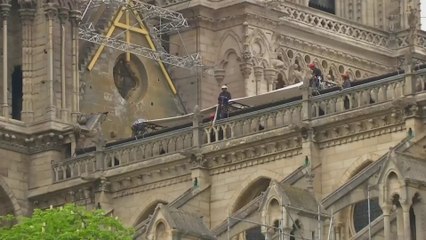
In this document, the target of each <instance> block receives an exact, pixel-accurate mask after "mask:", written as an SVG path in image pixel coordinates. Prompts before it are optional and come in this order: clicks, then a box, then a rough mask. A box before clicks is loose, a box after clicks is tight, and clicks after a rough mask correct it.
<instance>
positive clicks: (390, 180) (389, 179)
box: [383, 169, 410, 202]
mask: <svg viewBox="0 0 426 240" xmlns="http://www.w3.org/2000/svg"><path fill="white" fill-rule="evenodd" d="M384 176H385V177H384V178H383V179H384V186H385V191H384V195H383V201H384V202H390V201H392V198H393V197H394V196H395V195H398V196H399V201H400V202H405V201H410V199H408V196H407V192H406V191H401V187H404V186H405V182H404V180H403V179H402V177H401V175H400V174H399V173H398V171H396V170H395V169H388V171H387V172H386V173H385V174H384Z"/></svg>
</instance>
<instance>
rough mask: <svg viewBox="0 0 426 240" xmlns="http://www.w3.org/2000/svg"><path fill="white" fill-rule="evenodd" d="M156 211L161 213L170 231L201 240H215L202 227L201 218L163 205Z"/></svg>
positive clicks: (203, 226)
mask: <svg viewBox="0 0 426 240" xmlns="http://www.w3.org/2000/svg"><path fill="white" fill-rule="evenodd" d="M158 210H159V211H161V212H162V213H163V215H164V216H165V218H166V221H167V223H168V224H169V226H170V227H171V228H172V229H176V230H178V231H179V232H181V233H184V234H188V235H191V236H197V237H200V238H202V239H215V237H214V235H213V234H212V232H210V230H209V229H208V228H207V227H206V226H205V225H204V223H203V219H202V218H201V216H197V215H195V214H192V213H189V212H186V211H183V210H180V209H176V208H173V207H169V206H164V205H161V206H160V207H159V209H158Z"/></svg>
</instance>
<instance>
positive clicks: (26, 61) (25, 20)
mask: <svg viewBox="0 0 426 240" xmlns="http://www.w3.org/2000/svg"><path fill="white" fill-rule="evenodd" d="M19 14H20V16H21V22H22V85H23V86H22V121H24V122H31V121H32V120H33V119H34V111H33V99H32V82H31V79H32V47H31V44H32V22H33V20H34V15H35V9H29V8H24V9H19Z"/></svg>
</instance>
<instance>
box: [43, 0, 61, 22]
mask: <svg viewBox="0 0 426 240" xmlns="http://www.w3.org/2000/svg"><path fill="white" fill-rule="evenodd" d="M44 13H45V15H46V18H47V20H54V19H55V17H56V16H57V15H58V7H57V5H56V4H54V3H48V4H46V5H45V6H44Z"/></svg>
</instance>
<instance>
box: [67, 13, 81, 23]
mask: <svg viewBox="0 0 426 240" xmlns="http://www.w3.org/2000/svg"><path fill="white" fill-rule="evenodd" d="M69 18H70V22H71V23H72V24H73V25H74V26H78V25H79V24H80V21H81V12H80V11H78V10H71V11H69Z"/></svg>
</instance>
